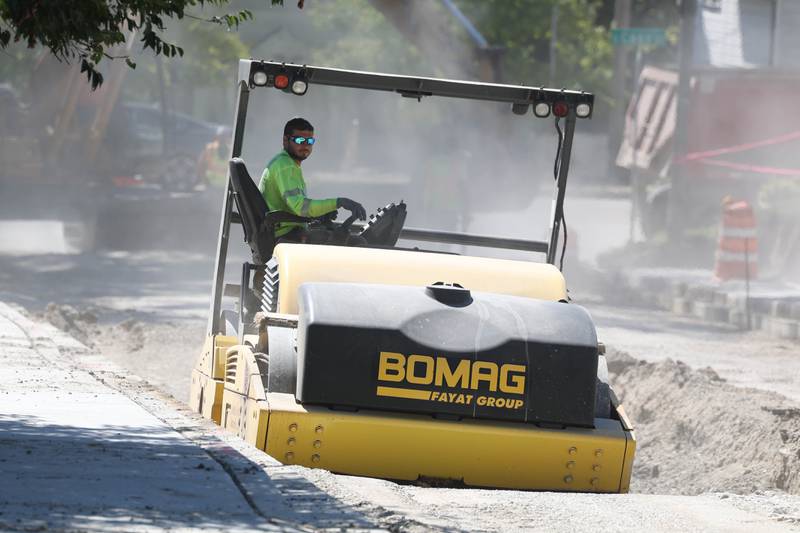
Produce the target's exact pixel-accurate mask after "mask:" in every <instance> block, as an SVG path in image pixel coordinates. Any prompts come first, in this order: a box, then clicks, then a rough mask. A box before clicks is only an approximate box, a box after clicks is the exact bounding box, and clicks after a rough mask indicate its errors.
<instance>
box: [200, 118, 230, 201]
mask: <svg viewBox="0 0 800 533" xmlns="http://www.w3.org/2000/svg"><path fill="white" fill-rule="evenodd" d="M230 134H231V130H230V128H227V127H223V126H220V127H219V128H217V131H216V134H215V135H214V139H213V140H212V141H211V142H210V143H208V144H207V145H206V147H205V148H204V149H203V151H202V152H201V153H200V157H199V158H198V160H197V175H198V176H199V178H200V182H201V183H205V184H206V186H207V187H215V188H220V189H221V188H223V187H225V184H226V182H227V179H228V158H229V157H230V155H231V148H230V143H229V141H230Z"/></svg>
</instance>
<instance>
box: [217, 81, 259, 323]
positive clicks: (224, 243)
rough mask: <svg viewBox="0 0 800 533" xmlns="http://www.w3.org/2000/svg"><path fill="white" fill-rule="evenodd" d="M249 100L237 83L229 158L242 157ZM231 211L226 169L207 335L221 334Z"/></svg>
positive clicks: (246, 89) (243, 83)
mask: <svg viewBox="0 0 800 533" xmlns="http://www.w3.org/2000/svg"><path fill="white" fill-rule="evenodd" d="M249 98H250V88H249V87H248V85H247V81H246V80H240V81H239V96H238V98H237V99H236V115H235V117H234V123H233V142H232V143H231V155H230V158H231V159H232V158H234V157H239V156H241V155H242V141H243V140H244V126H245V120H246V119H247V103H248V101H249ZM232 210H233V189H232V188H231V173H230V168H228V179H227V180H226V184H225V199H224V202H223V205H222V214H221V216H220V221H219V237H218V239H217V260H216V263H215V264H214V292H213V294H212V296H211V309H210V311H209V313H210V314H209V317H208V334H209V335H214V334H217V333H222V331H221V328H220V311H221V307H222V293H223V289H224V284H225V262H226V260H227V258H228V239H229V236H230V229H231V212H232Z"/></svg>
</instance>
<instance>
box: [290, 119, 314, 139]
mask: <svg viewBox="0 0 800 533" xmlns="http://www.w3.org/2000/svg"><path fill="white" fill-rule="evenodd" d="M295 130H297V131H300V130H308V131H314V126H312V125H311V123H310V122H309V121H307V120H306V119H304V118H300V117H294V118H293V119H291V120H290V121H289V122H287V123H286V125H285V126H284V127H283V134H284V135H291V134H292V133H294V131H295Z"/></svg>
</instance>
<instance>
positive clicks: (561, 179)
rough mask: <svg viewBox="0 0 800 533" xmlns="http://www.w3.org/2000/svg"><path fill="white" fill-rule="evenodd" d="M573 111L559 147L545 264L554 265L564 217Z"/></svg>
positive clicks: (573, 121)
mask: <svg viewBox="0 0 800 533" xmlns="http://www.w3.org/2000/svg"><path fill="white" fill-rule="evenodd" d="M576 120H577V118H576V115H575V109H574V108H573V107H570V109H569V113H567V118H566V121H565V124H564V143H563V144H562V145H561V160H560V161H559V165H558V180H557V181H556V200H555V206H554V207H553V218H552V220H551V221H550V224H551V226H550V232H551V233H550V244H549V246H548V247H547V262H548V263H550V264H551V265H555V264H556V254H557V253H558V232H559V228H560V226H561V219H562V218H563V216H564V195H565V194H566V190H567V175H568V174H569V159H570V155H571V154H572V138H573V136H574V135H575V121H576Z"/></svg>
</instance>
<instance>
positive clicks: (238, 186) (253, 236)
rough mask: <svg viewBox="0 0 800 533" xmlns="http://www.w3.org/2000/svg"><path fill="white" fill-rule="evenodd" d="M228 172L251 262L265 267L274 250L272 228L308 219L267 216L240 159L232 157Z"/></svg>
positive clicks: (276, 213) (277, 213) (278, 214)
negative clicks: (251, 254)
mask: <svg viewBox="0 0 800 533" xmlns="http://www.w3.org/2000/svg"><path fill="white" fill-rule="evenodd" d="M230 172H231V187H232V188H233V197H234V201H235V202H236V210H237V211H238V212H239V216H240V218H241V220H242V228H243V229H244V240H245V242H246V243H247V244H248V246H250V251H251V252H252V253H253V262H254V263H255V264H257V265H264V264H266V262H267V261H269V259H270V258H271V257H272V250H273V248H275V224H277V223H278V222H309V221H310V220H311V219H309V218H305V217H299V216H296V215H294V214H292V213H286V212H283V211H272V212H268V210H267V203H266V202H265V201H264V197H263V196H261V191H259V190H258V187H256V184H255V183H254V182H253V179H252V178H251V177H250V173H249V172H247V166H246V165H245V163H244V161H243V160H242V159H240V158H238V157H234V158H233V159H231V160H230Z"/></svg>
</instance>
